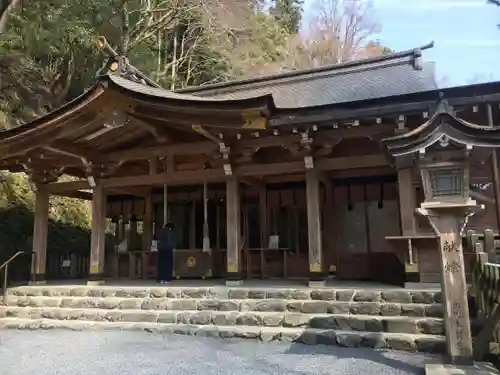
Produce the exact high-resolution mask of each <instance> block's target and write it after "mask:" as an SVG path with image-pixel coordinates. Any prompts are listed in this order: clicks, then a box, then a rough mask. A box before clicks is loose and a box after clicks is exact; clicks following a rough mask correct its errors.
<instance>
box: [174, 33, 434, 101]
mask: <svg viewBox="0 0 500 375" xmlns="http://www.w3.org/2000/svg"><path fill="white" fill-rule="evenodd" d="M433 47H434V42H430V43H427V44H425V45H423V46H421V47H417V48H413V49H409V50H405V51H400V52H394V53H390V54H387V55H382V56H376V57H369V58H365V59H359V60H353V61H346V62H342V63H338V64H330V65H325V66H321V67H318V68H312V69H301V70H294V71H291V72H285V73H277V74H271V75H266V76H261V77H253V78H244V79H240V80H234V81H229V82H222V83H213V84H209V85H202V86H190V87H185V88H183V89H179V90H175V91H176V92H182V93H189V92H193V93H201V92H204V91H210V90H213V89H224V88H230V87H234V86H242V85H247V84H257V83H261V82H269V81H276V80H280V79H284V78H296V77H301V76H305V75H308V74H313V73H323V72H328V71H334V70H340V69H346V68H355V67H359V66H363V65H370V64H376V63H380V62H389V61H390V60H395V59H399V58H403V57H413V58H414V59H417V58H419V57H421V56H422V52H421V51H422V50H425V49H429V48H433ZM415 65H417V64H415ZM381 66H383V65H382V64H381V65H377V66H375V67H374V68H379V67H381ZM369 68H370V67H369V66H367V67H366V69H363V70H368V69H369ZM415 68H418V67H417V66H415Z"/></svg>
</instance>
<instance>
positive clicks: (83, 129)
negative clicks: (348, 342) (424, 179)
mask: <svg viewBox="0 0 500 375" xmlns="http://www.w3.org/2000/svg"><path fill="white" fill-rule="evenodd" d="M103 44H105V43H103V41H102V40H101V45H103ZM430 47H432V44H431V45H427V46H424V47H422V48H416V49H413V50H410V51H405V52H399V53H394V54H390V55H386V56H382V57H377V58H370V59H365V60H359V61H354V62H348V63H342V64H337V65H333V66H327V67H322V68H318V69H313V70H307V71H296V72H290V73H283V74H279V75H274V76H269V77H260V78H255V79H246V80H240V81H235V82H229V83H221V84H213V85H207V86H202V87H193V88H187V89H183V90H179V91H177V92H172V91H169V90H166V89H163V88H161V87H159V86H158V85H157V84H155V83H154V82H153V81H152V80H150V79H149V78H147V77H146V76H144V75H143V74H142V73H141V72H140V71H138V70H137V69H136V68H134V67H133V66H131V65H130V64H129V63H128V60H127V59H125V58H122V57H120V56H116V55H114V56H111V57H109V59H108V60H107V62H106V64H105V66H104V67H103V69H102V70H101V71H100V72H99V74H98V77H97V79H96V82H95V84H94V85H93V86H92V87H91V88H90V89H89V90H87V91H86V92H85V93H83V94H82V95H81V96H79V97H77V98H76V99H74V100H73V101H71V102H69V103H67V104H66V105H64V106H63V107H61V108H59V109H57V110H56V111H54V112H51V113H49V114H47V115H45V116H44V117H42V118H39V119H37V120H34V121H32V122H30V123H27V124H25V125H23V126H20V127H18V128H15V129H10V130H6V131H3V132H1V133H0V166H1V168H2V169H4V170H9V171H11V172H24V173H27V174H29V176H30V177H31V179H32V181H33V182H34V184H35V185H36V212H35V224H34V234H33V250H34V252H35V253H36V256H35V257H34V261H33V265H32V272H33V273H35V274H36V279H37V280H44V279H45V273H46V259H47V252H48V251H49V252H50V249H47V227H48V215H49V196H50V195H64V196H68V197H74V198H80V199H88V200H91V202H92V225H91V248H90V249H89V256H88V277H89V279H101V278H103V277H109V278H118V277H125V278H154V277H155V272H156V271H155V268H156V252H155V245H156V241H155V239H156V237H155V236H156V233H158V230H159V228H161V227H162V226H163V225H164V223H165V222H167V221H168V222H172V223H173V224H174V231H175V234H176V240H177V243H176V249H175V261H174V263H175V267H174V274H175V276H176V277H178V278H196V277H201V278H208V277H215V278H222V279H225V280H228V281H232V282H238V281H240V280H242V279H249V278H298V279H304V280H308V281H310V282H313V283H321V282H323V281H324V280H325V279H326V278H327V277H336V278H339V279H356V280H378V281H382V282H387V283H392V284H401V283H404V281H406V280H410V279H412V280H413V279H417V280H420V281H421V282H437V281H439V272H440V269H439V265H438V264H437V262H436V259H437V257H438V252H437V250H436V249H437V248H436V246H437V245H436V235H435V234H434V233H433V231H432V229H431V228H430V226H429V224H428V223H427V222H426V220H424V219H420V218H419V217H418V216H417V215H415V208H416V207H417V205H418V204H419V202H420V201H421V200H422V199H423V198H422V193H421V186H420V184H421V183H420V179H419V175H418V171H417V170H416V169H415V168H414V167H413V166H411V165H410V166H408V165H407V166H405V167H404V168H400V167H398V166H397V165H395V164H394V162H393V160H392V158H391V156H390V155H389V153H387V152H385V147H384V145H383V143H382V139H384V138H387V137H393V136H395V135H397V134H401V133H406V132H409V131H410V132H411V130H412V129H415V128H417V127H419V126H420V125H421V124H422V123H425V122H427V121H429V120H430V119H434V117H433V115H434V114H435V111H436V109H437V108H438V104H439V102H440V100H442V99H443V98H445V99H446V100H447V103H449V104H450V105H451V106H452V107H453V108H454V110H455V111H456V112H455V113H456V116H459V117H460V118H462V119H465V120H466V121H468V122H469V123H473V124H479V125H485V126H493V125H494V121H498V118H499V107H498V103H499V102H500V83H490V84H482V85H472V86H464V87H456V88H449V89H444V90H438V88H437V86H436V83H435V79H434V66H433V64H432V63H426V62H423V60H422V51H423V50H425V49H427V48H430ZM433 121H434V120H433ZM471 169H472V177H471V179H472V181H471V186H472V189H473V194H475V199H477V200H478V201H481V202H483V203H484V204H485V205H486V210H484V212H483V213H481V214H480V215H477V216H475V217H473V218H471V220H470V222H469V227H471V228H474V227H477V228H479V229H483V228H484V227H485V226H487V227H491V228H494V230H497V227H498V225H497V223H498V222H499V221H500V220H499V219H498V218H499V215H500V209H499V200H498V199H495V198H498V189H499V185H498V163H497V159H496V154H493V155H492V156H491V158H489V159H488V162H486V163H478V164H477V165H475V166H474V168H471Z"/></svg>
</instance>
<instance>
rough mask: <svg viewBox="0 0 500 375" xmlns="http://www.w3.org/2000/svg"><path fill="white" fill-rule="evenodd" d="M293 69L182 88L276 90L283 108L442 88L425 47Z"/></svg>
mask: <svg viewBox="0 0 500 375" xmlns="http://www.w3.org/2000/svg"><path fill="white" fill-rule="evenodd" d="M430 47H432V44H429V45H427V46H424V47H422V48H417V49H413V50H409V51H404V52H399V53H393V54H390V55H386V56H382V57H377V58H370V59H364V60H358V61H353V62H348V63H342V64H336V65H331V66H327V67H321V68H318V69H310V70H304V71H296V72H289V73H284V74H278V75H274V76H268V77H260V78H256V79H246V80H241V81H234V82H228V83H222V84H214V85H207V86H200V87H192V88H187V89H183V90H178V92H179V93H183V94H188V93H189V94H191V95H197V96H202V97H211V98H218V99H237V98H246V97H253V96H261V95H265V94H272V96H273V99H274V102H275V104H276V106H277V107H278V108H283V109H285V108H305V107H315V106H322V105H328V104H336V103H343V102H351V101H359V100H366V99H376V98H382V97H389V96H398V95H404V94H411V93H416V92H422V91H430V90H435V89H437V85H436V81H435V77H434V64H433V63H423V64H422V63H420V61H419V59H420V57H421V50H422V49H426V48H430Z"/></svg>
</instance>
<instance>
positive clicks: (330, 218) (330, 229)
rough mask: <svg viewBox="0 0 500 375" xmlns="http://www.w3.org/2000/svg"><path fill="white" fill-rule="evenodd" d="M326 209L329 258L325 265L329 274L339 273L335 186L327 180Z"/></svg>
mask: <svg viewBox="0 0 500 375" xmlns="http://www.w3.org/2000/svg"><path fill="white" fill-rule="evenodd" d="M324 188H325V207H324V208H323V226H324V227H323V239H324V245H325V246H324V247H325V249H326V254H327V256H326V257H325V258H326V259H325V263H326V266H327V267H328V272H330V271H332V272H336V271H337V266H336V265H337V259H336V254H335V253H334V251H335V235H336V233H335V208H334V201H333V184H332V182H331V181H330V179H328V178H327V179H325V182H324Z"/></svg>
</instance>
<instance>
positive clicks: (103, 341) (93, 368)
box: [0, 330, 439, 375]
mask: <svg viewBox="0 0 500 375" xmlns="http://www.w3.org/2000/svg"><path fill="white" fill-rule="evenodd" d="M435 361H439V357H435V356H430V355H423V354H415V353H397V352H389V351H374V350H372V349H362V348H357V349H349V348H340V347H326V346H316V347H313V346H306V345H302V344H292V345H285V344H273V343H269V344H263V343H259V342H255V341H250V340H248V341H247V340H234V341H233V340H231V341H228V340H220V339H213V338H205V337H190V336H164V335H161V334H151V333H147V332H115V331H102V332H89V331H82V332H73V331H58V330H51V331H3V332H0V374H1V375H63V374H64V375H68V374H71V375H118V374H120V375H126V374H130V375H143V374H144V375H146V374H147V375H156V374H158V375H160V374H161V375H168V374H173V375H174V374H175V375H187V374H190V375H197V374H200V375H201V374H202V375H212V374H213V375H271V374H272V375H276V374H287V375H309V374H311V375H323V374H325V375H326V374H328V375H407V374H424V370H423V366H424V363H430V362H435Z"/></svg>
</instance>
